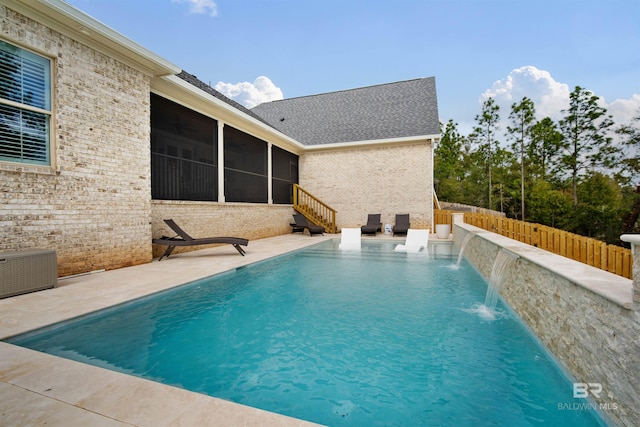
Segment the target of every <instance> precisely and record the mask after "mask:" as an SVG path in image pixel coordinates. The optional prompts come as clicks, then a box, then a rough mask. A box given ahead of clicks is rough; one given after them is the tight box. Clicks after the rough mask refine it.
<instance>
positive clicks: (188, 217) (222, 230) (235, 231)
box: [151, 200, 294, 257]
mask: <svg viewBox="0 0 640 427" xmlns="http://www.w3.org/2000/svg"><path fill="white" fill-rule="evenodd" d="M293 213H294V210H293V208H292V206H291V205H266V204H258V203H224V204H222V203H214V202H182V201H160V200H154V201H153V202H152V204H151V217H152V226H153V237H160V236H163V235H164V236H173V235H174V234H175V233H173V231H172V230H171V229H170V228H169V227H168V226H167V225H166V224H165V223H164V221H163V220H164V219H173V220H174V221H176V223H177V224H178V225H179V226H180V227H181V228H182V229H183V230H184V231H186V232H187V233H188V234H189V235H190V236H192V237H215V236H231V237H243V238H245V239H249V240H250V241H249V245H248V246H247V250H248V251H251V240H255V239H262V238H265V237H272V236H278V235H282V234H287V233H291V227H290V226H289V223H291V222H292V220H293V218H292V216H291V215H292V214H293ZM205 247H206V246H193V247H182V248H181V247H178V248H176V249H175V251H174V252H173V253H175V254H177V253H180V252H187V251H192V250H198V249H202V248H205ZM166 248H167V247H166V246H160V245H153V256H154V257H159V256H160V255H162V253H163V252H164V251H165V249H166Z"/></svg>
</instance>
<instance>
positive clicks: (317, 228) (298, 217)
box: [289, 214, 324, 236]
mask: <svg viewBox="0 0 640 427" xmlns="http://www.w3.org/2000/svg"><path fill="white" fill-rule="evenodd" d="M293 220H294V221H295V223H292V224H289V225H290V226H291V232H292V233H295V232H300V233H303V234H304V230H309V236H313V235H314V234H324V227H323V226H321V225H315V224H310V223H309V221H307V218H306V217H305V216H304V215H302V214H293Z"/></svg>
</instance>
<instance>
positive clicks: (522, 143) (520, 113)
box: [507, 96, 536, 221]
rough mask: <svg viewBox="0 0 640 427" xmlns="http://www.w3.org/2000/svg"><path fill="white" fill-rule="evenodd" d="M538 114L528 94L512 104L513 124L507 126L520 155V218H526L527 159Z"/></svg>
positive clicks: (513, 147)
mask: <svg viewBox="0 0 640 427" xmlns="http://www.w3.org/2000/svg"><path fill="white" fill-rule="evenodd" d="M535 115H536V107H535V105H534V104H533V101H531V100H530V99H529V98H527V97H526V96H525V97H524V98H522V101H520V103H519V104H513V105H512V106H511V113H510V114H509V120H510V121H511V125H510V126H508V127H507V131H508V135H509V138H510V139H512V140H513V144H512V145H511V147H512V149H513V151H514V152H516V153H519V157H520V219H522V220H523V221H524V219H525V203H524V201H525V159H526V158H527V157H528V153H529V152H530V151H531V149H530V147H531V145H532V144H533V142H532V138H531V128H532V127H533V124H534V121H535Z"/></svg>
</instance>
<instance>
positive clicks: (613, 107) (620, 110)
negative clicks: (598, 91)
mask: <svg viewBox="0 0 640 427" xmlns="http://www.w3.org/2000/svg"><path fill="white" fill-rule="evenodd" d="M606 108H607V111H608V112H609V114H611V115H612V116H613V118H614V120H615V122H616V124H619V125H628V124H631V121H632V119H634V118H635V117H638V116H640V95H638V94H637V93H634V94H633V95H632V96H631V98H629V99H616V100H615V101H613V102H611V103H610V104H608V105H606Z"/></svg>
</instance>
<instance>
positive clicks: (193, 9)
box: [171, 0, 218, 16]
mask: <svg viewBox="0 0 640 427" xmlns="http://www.w3.org/2000/svg"><path fill="white" fill-rule="evenodd" d="M171 3H186V4H188V5H189V13H195V14H198V15H211V16H217V15H218V5H217V4H216V3H215V2H214V1H213V0H171Z"/></svg>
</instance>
